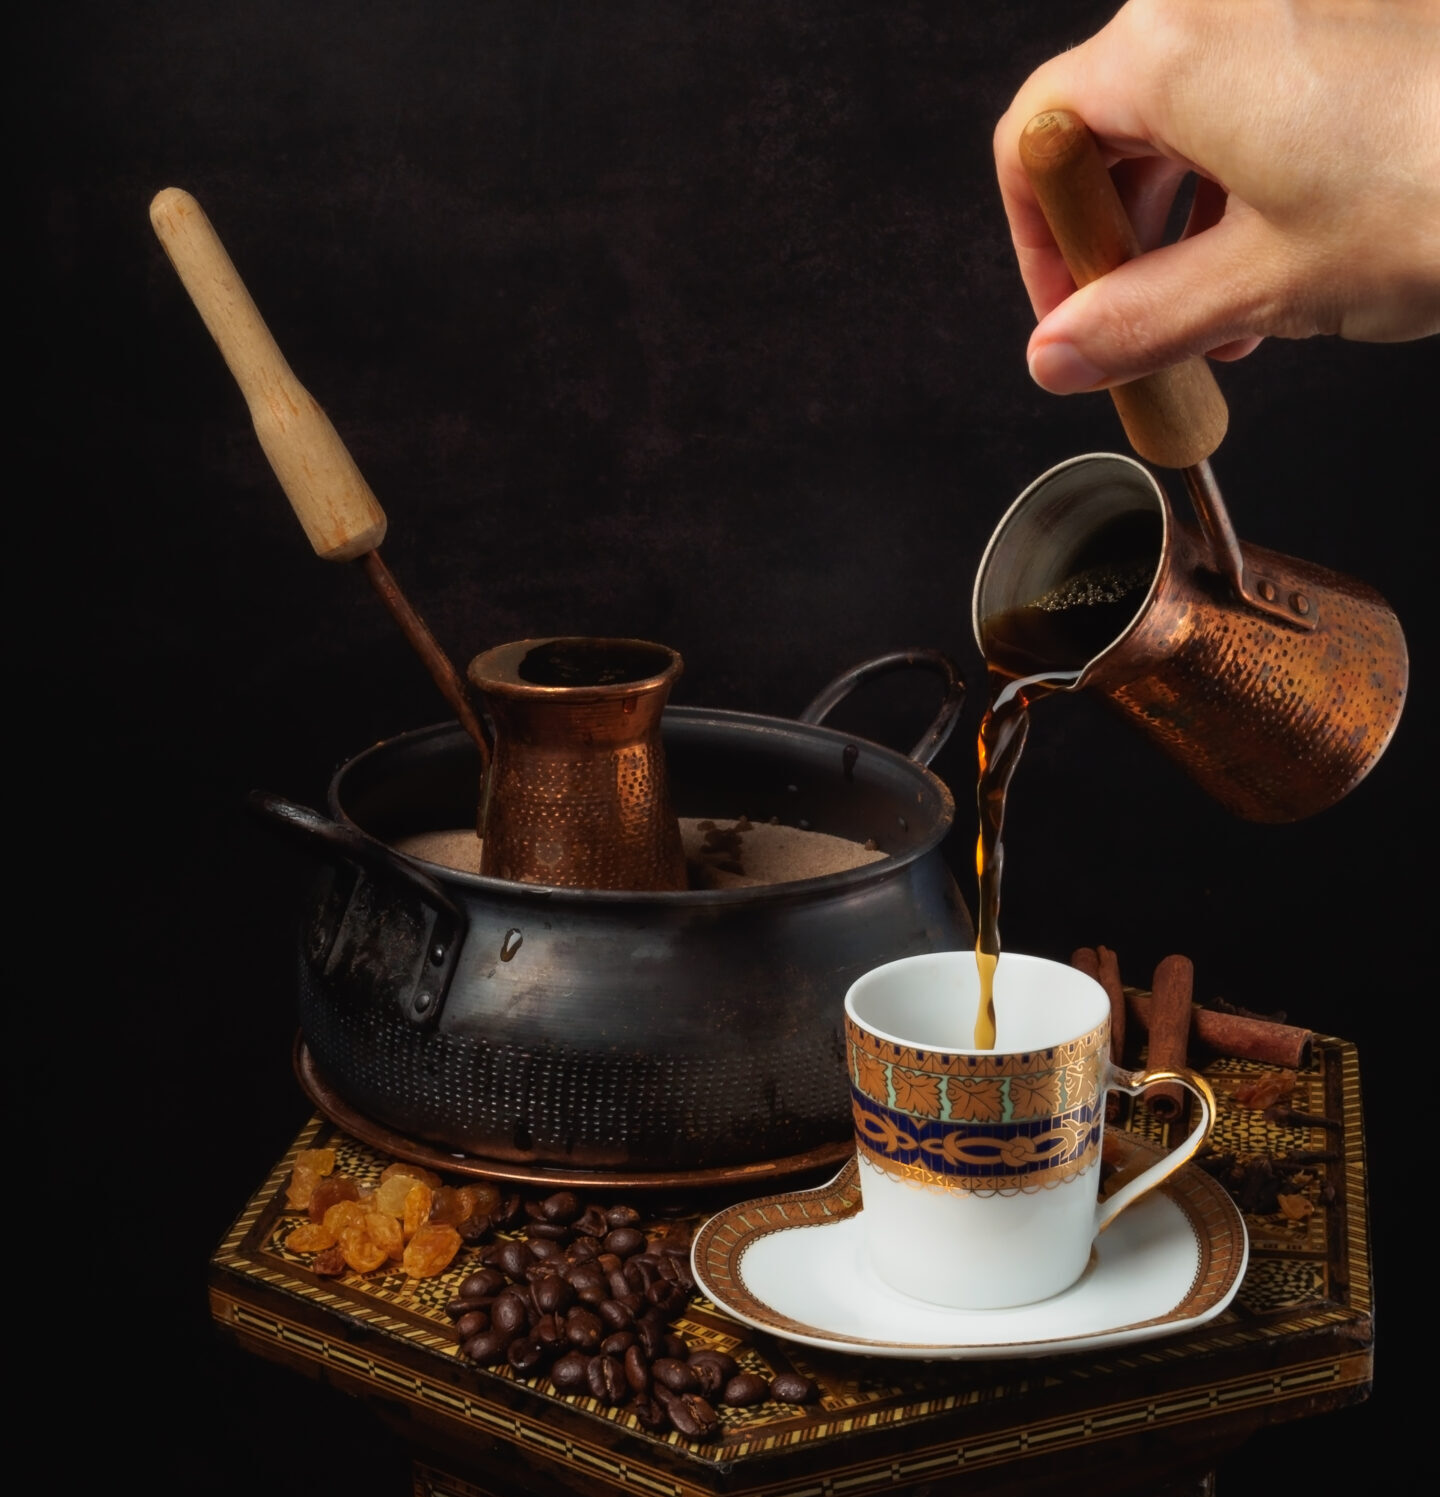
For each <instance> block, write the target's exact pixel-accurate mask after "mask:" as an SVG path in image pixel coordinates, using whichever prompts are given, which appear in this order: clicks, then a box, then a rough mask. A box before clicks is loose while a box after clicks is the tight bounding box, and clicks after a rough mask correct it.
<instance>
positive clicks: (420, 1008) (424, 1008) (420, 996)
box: [415, 993, 435, 1014]
mask: <svg viewBox="0 0 1440 1497" xmlns="http://www.w3.org/2000/svg"><path fill="white" fill-rule="evenodd" d="M434 1001H435V995H434V993H417V994H416V995H415V1012H416V1013H417V1014H423V1013H428V1012H429V1011H430V1005H431V1004H432V1003H434Z"/></svg>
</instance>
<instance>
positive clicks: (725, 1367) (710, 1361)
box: [690, 1347, 740, 1382]
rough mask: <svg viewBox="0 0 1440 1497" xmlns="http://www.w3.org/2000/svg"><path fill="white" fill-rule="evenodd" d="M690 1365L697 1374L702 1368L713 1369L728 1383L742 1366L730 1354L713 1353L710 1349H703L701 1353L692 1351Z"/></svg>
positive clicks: (722, 1352)
mask: <svg viewBox="0 0 1440 1497" xmlns="http://www.w3.org/2000/svg"><path fill="white" fill-rule="evenodd" d="M690 1365H691V1366H692V1367H693V1368H694V1369H695V1370H696V1371H697V1372H698V1371H699V1370H700V1369H701V1368H702V1367H711V1368H713V1369H714V1370H715V1371H716V1372H718V1373H719V1374H720V1376H721V1378H722V1379H723V1380H724V1381H726V1382H728V1381H729V1380H730V1379H731V1378H732V1377H734V1376H735V1374H736V1373H737V1372H739V1371H740V1364H739V1363H738V1362H737V1361H736V1360H735V1358H734V1357H732V1356H731V1355H730V1353H729V1352H724V1351H712V1350H710V1348H709V1347H702V1348H701V1349H700V1350H699V1351H692V1352H691V1353H690Z"/></svg>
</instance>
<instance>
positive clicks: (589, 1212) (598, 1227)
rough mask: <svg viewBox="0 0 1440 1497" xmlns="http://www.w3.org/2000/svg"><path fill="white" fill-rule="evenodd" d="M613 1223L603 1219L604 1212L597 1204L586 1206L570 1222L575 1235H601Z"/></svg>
mask: <svg viewBox="0 0 1440 1497" xmlns="http://www.w3.org/2000/svg"><path fill="white" fill-rule="evenodd" d="M614 1225H615V1223H613V1222H607V1221H606V1220H605V1213H604V1212H603V1211H601V1210H600V1208H599V1207H598V1206H587V1207H586V1208H585V1210H584V1211H583V1212H582V1213H581V1214H580V1216H579V1217H578V1218H577V1219H576V1220H575V1221H574V1222H572V1223H571V1231H573V1232H574V1233H575V1235H576V1237H603V1236H604V1235H605V1234H606V1232H608V1231H609V1230H610V1228H611V1227H612V1226H614Z"/></svg>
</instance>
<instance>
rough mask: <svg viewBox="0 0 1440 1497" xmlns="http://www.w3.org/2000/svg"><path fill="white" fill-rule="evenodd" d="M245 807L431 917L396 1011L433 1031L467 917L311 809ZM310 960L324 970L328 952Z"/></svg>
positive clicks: (372, 844)
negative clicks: (414, 973)
mask: <svg viewBox="0 0 1440 1497" xmlns="http://www.w3.org/2000/svg"><path fill="white" fill-rule="evenodd" d="M245 804H246V806H247V807H248V808H249V809H250V810H251V811H253V812H254V813H255V814H256V815H257V816H259V817H260V819H261V820H262V821H264V822H266V823H267V824H268V825H270V826H271V827H273V828H274V829H276V830H277V831H279V832H281V833H282V834H284V835H285V836H287V837H288V838H289V839H290V840H291V841H292V842H293V843H297V844H298V845H300V846H302V847H304V848H305V850H306V851H307V852H309V853H310V854H311V855H315V854H317V853H320V854H323V855H328V857H329V858H331V859H335V858H339V859H341V860H343V861H344V862H347V863H351V864H356V865H358V866H359V867H360V868H361V869H363V870H364V871H365V872H366V873H368V874H371V875H372V876H375V877H377V878H379V879H380V880H381V881H382V882H383V881H390V882H392V883H399V884H401V885H402V886H404V887H405V888H406V889H407V890H408V891H409V892H410V893H411V894H413V895H415V896H416V897H417V898H418V899H419V900H420V902H421V904H422V905H423V906H424V907H425V908H427V909H428V910H429V911H430V913H431V916H432V917H433V923H432V924H431V926H430V929H429V932H428V934H427V935H426V938H425V943H424V944H425V955H424V964H423V969H422V971H421V972H420V974H419V976H418V977H417V979H416V981H415V982H414V984H413V985H412V986H411V988H410V990H409V991H408V992H407V993H405V995H404V996H403V997H402V998H401V999H400V1008H401V1010H402V1012H403V1013H404V1014H405V1017H406V1018H407V1019H409V1020H410V1021H411V1023H413V1024H415V1025H417V1026H419V1027H421V1028H426V1029H428V1028H430V1027H432V1026H433V1025H434V1024H435V1022H436V1020H437V1019H438V1018H439V1017H440V1011H441V1009H442V1008H444V1006H445V997H446V994H447V993H448V992H449V990H450V981H451V978H452V977H453V976H454V975H455V967H456V964H457V958H458V956H459V952H460V948H461V947H462V946H463V945H464V944H465V936H466V933H467V931H468V929H469V924H470V922H469V919H468V918H467V916H466V914H465V911H464V910H463V909H462V908H461V907H460V906H459V905H458V904H456V903H455V901H454V900H453V899H451V898H450V896H449V895H448V894H447V893H446V892H445V890H444V889H443V888H442V887H441V886H440V885H439V884H438V883H437V882H436V881H435V880H434V879H433V878H431V877H430V875H429V874H427V873H423V872H421V870H420V869H418V868H416V867H415V866H414V865H413V864H411V863H410V862H409V861H408V860H407V859H405V858H403V857H401V856H400V855H399V854H397V853H395V852H394V851H392V850H391V849H390V848H388V847H386V846H385V844H384V843H383V842H377V841H376V840H375V839H374V838H373V837H367V836H366V835H365V833H364V832H362V831H361V830H360V829H359V827H356V826H351V825H349V824H347V823H346V822H342V821H332V820H331V819H330V818H329V817H328V816H322V815H321V814H320V813H319V812H318V811H313V810H311V809H310V807H309V806H302V805H300V804H299V803H298V802H296V801H292V800H287V799H286V798H285V797H284V796H282V795H276V794H274V793H273V792H271V791H268V790H252V791H251V792H250V794H249V795H247V796H246V797H245ZM342 923H343V921H342V919H341V912H339V911H337V912H336V919H335V922H334V927H333V929H332V931H331V933H330V939H329V942H328V945H329V946H331V947H333V945H334V941H335V939H336V937H337V936H338V934H339V930H340V926H341V924H342ZM311 956H312V958H313V959H315V960H316V961H318V962H319V963H321V964H323V963H324V962H325V961H326V960H327V959H328V958H329V956H330V951H329V950H328V949H327V950H326V951H323V952H315V951H312V953H311Z"/></svg>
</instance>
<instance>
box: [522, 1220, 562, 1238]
mask: <svg viewBox="0 0 1440 1497" xmlns="http://www.w3.org/2000/svg"><path fill="white" fill-rule="evenodd" d="M525 1236H526V1237H527V1238H528V1239H529V1241H531V1242H546V1241H548V1242H554V1243H562V1242H569V1241H570V1228H569V1227H567V1226H564V1225H563V1224H562V1223H560V1222H547V1221H538V1222H526V1224H525Z"/></svg>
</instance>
